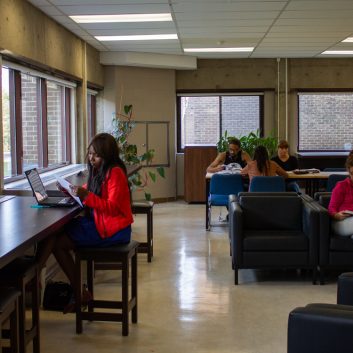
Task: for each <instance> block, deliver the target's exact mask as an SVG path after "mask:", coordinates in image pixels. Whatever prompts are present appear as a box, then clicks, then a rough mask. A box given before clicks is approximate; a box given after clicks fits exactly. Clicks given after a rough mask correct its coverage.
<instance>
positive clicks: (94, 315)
mask: <svg viewBox="0 0 353 353" xmlns="http://www.w3.org/2000/svg"><path fill="white" fill-rule="evenodd" d="M122 317H123V315H122V314H121V313H102V312H83V313H81V318H82V319H83V320H89V321H116V322H121V321H122Z"/></svg>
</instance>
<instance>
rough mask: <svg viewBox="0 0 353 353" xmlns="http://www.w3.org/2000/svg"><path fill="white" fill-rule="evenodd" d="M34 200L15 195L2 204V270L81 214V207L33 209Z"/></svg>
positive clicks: (0, 234) (0, 236)
mask: <svg viewBox="0 0 353 353" xmlns="http://www.w3.org/2000/svg"><path fill="white" fill-rule="evenodd" d="M32 205H37V202H36V200H35V199H34V197H27V196H15V197H13V198H12V199H9V200H7V201H4V202H2V203H0V268H2V267H4V266H5V265H7V264H8V263H10V262H11V261H12V260H14V259H15V258H17V257H19V256H21V255H23V254H24V252H25V251H26V250H27V249H29V248H30V247H31V246H33V245H34V244H35V243H37V242H39V241H41V240H43V239H45V238H46V237H48V236H50V235H51V234H53V233H55V232H57V231H58V230H60V229H61V228H62V227H63V226H64V225H65V224H67V223H68V222H69V221H70V220H71V219H72V218H73V217H75V216H76V215H77V214H79V212H80V211H81V208H80V207H79V206H78V205H77V206H73V207H50V208H31V206H32Z"/></svg>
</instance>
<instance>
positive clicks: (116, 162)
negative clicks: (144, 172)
mask: <svg viewBox="0 0 353 353" xmlns="http://www.w3.org/2000/svg"><path fill="white" fill-rule="evenodd" d="M90 147H92V148H93V149H94V151H95V153H96V154H97V157H100V158H102V165H101V166H100V167H99V169H98V170H95V169H94V168H93V167H92V165H91V163H90V162H89V157H88V155H89V149H90ZM86 160H87V169H88V183H87V189H88V190H89V191H92V192H93V193H95V194H96V195H100V194H101V187H102V184H103V182H104V180H105V178H106V175H107V174H108V173H109V172H110V170H111V169H112V168H113V167H120V168H121V169H122V170H123V171H124V173H125V175H126V166H125V164H124V162H123V161H122V160H121V158H120V156H119V147H118V144H117V142H116V140H115V138H114V137H113V136H112V135H110V134H107V133H101V134H97V135H96V136H94V137H93V139H92V141H91V142H90V144H89V146H88V149H87V155H86Z"/></svg>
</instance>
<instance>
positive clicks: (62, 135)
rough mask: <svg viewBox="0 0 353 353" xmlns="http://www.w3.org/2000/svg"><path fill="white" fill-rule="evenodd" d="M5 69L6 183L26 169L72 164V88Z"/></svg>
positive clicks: (24, 71)
mask: <svg viewBox="0 0 353 353" xmlns="http://www.w3.org/2000/svg"><path fill="white" fill-rule="evenodd" d="M13 65H14V66H15V67H12V64H9V66H8V67H7V65H6V66H4V67H2V86H3V89H2V105H3V126H4V129H3V135H4V136H3V137H4V153H5V158H4V170H5V173H4V176H5V183H7V182H11V181H13V180H14V179H13V178H14V177H16V176H19V175H22V174H23V172H24V171H25V170H27V169H30V168H33V167H37V168H41V169H47V168H56V167H59V166H62V165H64V164H68V163H69V162H70V161H71V147H70V120H71V117H70V112H71V102H70V100H71V93H72V92H71V91H72V90H73V87H74V84H72V86H68V85H65V81H64V82H63V80H59V79H58V80H56V79H55V78H53V79H51V78H50V77H46V76H45V75H44V74H43V75H41V74H40V73H37V72H36V71H30V70H29V69H26V68H22V67H18V66H17V65H15V64H13Z"/></svg>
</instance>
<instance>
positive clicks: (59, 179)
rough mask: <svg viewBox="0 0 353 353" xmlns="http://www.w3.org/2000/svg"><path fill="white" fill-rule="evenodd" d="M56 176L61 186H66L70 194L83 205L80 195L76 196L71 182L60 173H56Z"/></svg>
mask: <svg viewBox="0 0 353 353" xmlns="http://www.w3.org/2000/svg"><path fill="white" fill-rule="evenodd" d="M55 178H56V180H57V181H58V183H59V184H60V186H61V187H62V188H64V189H65V190H66V191H67V192H68V193H69V194H70V196H71V197H72V198H73V199H74V200H75V201H76V202H77V203H78V204H79V205H80V206H81V207H83V205H82V202H81V200H80V198H79V197H78V196H76V195H75V194H74V193H73V192H72V190H71V187H70V186H71V184H70V183H69V182H68V181H67V180H65V179H64V178H62V177H60V176H59V175H55Z"/></svg>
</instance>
